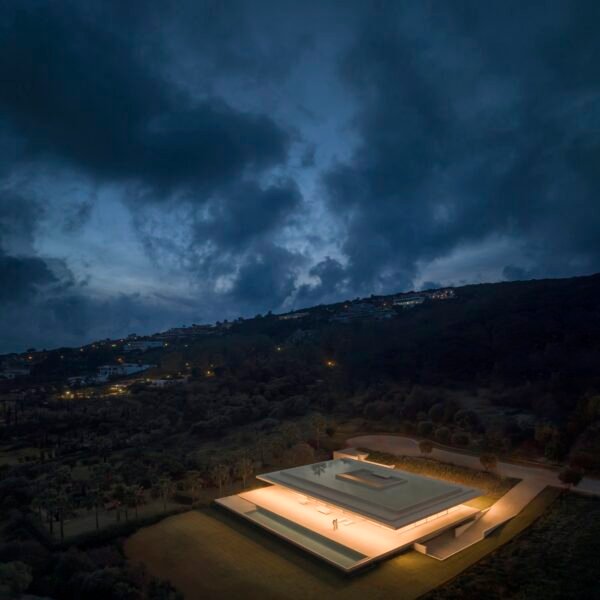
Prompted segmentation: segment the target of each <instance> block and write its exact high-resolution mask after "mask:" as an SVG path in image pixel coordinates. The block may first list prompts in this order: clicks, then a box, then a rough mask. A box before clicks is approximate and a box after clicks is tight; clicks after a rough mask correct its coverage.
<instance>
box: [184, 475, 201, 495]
mask: <svg viewBox="0 0 600 600" xmlns="http://www.w3.org/2000/svg"><path fill="white" fill-rule="evenodd" d="M185 480H186V486H187V488H188V489H189V490H190V492H191V493H192V499H193V500H198V492H199V490H201V489H202V485H203V484H204V480H203V479H202V476H201V475H200V471H188V473H187V475H186V478H185Z"/></svg>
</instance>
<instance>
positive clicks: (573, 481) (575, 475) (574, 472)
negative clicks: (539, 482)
mask: <svg viewBox="0 0 600 600" xmlns="http://www.w3.org/2000/svg"><path fill="white" fill-rule="evenodd" d="M582 477H583V473H582V472H581V471H580V470H579V469H573V468H572V467H567V468H566V469H563V470H562V471H561V472H560V473H559V475H558V478H559V479H560V480H561V481H562V482H563V483H565V484H567V485H577V484H578V483H579V482H580V481H581V479H582Z"/></svg>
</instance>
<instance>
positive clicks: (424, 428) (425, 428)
mask: <svg viewBox="0 0 600 600" xmlns="http://www.w3.org/2000/svg"><path fill="white" fill-rule="evenodd" d="M432 432H433V423H432V422H431V421H421V422H420V423H419V424H418V425H417V433H418V434H419V435H422V436H423V437H426V436H428V435H431V434H432Z"/></svg>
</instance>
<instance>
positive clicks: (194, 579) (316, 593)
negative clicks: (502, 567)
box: [125, 488, 559, 600]
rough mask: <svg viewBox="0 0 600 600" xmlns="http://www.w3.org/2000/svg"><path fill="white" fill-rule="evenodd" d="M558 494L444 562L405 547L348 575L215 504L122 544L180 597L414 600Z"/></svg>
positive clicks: (472, 560) (521, 525) (540, 499)
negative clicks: (392, 555) (362, 569)
mask: <svg viewBox="0 0 600 600" xmlns="http://www.w3.org/2000/svg"><path fill="white" fill-rule="evenodd" d="M558 494H559V492H558V490H554V489H549V488H548V489H546V490H545V491H544V492H542V494H540V495H539V496H538V497H537V498H536V499H535V500H534V501H533V502H532V503H531V504H529V505H528V506H527V508H526V509H525V510H523V511H522V512H521V514H519V515H518V516H517V517H516V518H515V519H513V520H512V521H510V522H509V523H507V524H506V525H505V526H503V527H502V528H500V529H499V530H498V531H496V532H495V533H494V534H492V535H491V536H490V537H488V538H487V539H485V540H483V541H482V542H480V543H478V544H476V545H475V546H472V547H471V548H467V549H466V550H465V551H463V552H461V553H460V554H458V555H456V556H453V557H451V558H449V559H448V560H446V561H444V562H439V561H436V560H435V559H433V558H429V557H427V556H423V555H422V554H418V553H416V552H412V551H411V552H407V553H405V554H401V555H399V556H397V557H395V558H391V559H388V560H387V561H384V562H382V563H380V564H379V565H378V566H376V567H374V568H372V569H370V570H368V571H366V572H364V573H360V574H357V575H355V576H352V577H347V576H344V575H342V574H341V573H338V572H337V571H336V570H335V569H333V568H332V567H329V566H327V565H326V564H324V563H321V562H320V561H319V560H317V559H316V558H313V557H312V556H310V555H308V554H306V553H305V552H303V551H301V550H299V549H297V548H295V547H293V546H292V545H290V544H287V543H286V542H284V541H282V540H279V539H278V538H276V537H274V536H272V535H270V534H269V533H267V532H265V531H263V530H261V529H259V528H257V527H254V526H253V525H252V524H250V523H246V522H244V521H242V520H241V519H238V518H236V517H235V516H233V515H230V514H228V513H226V512H225V511H222V510H219V509H217V508H208V509H203V510H196V511H190V512H187V513H184V514H182V515H177V516H174V517H170V518H168V519H165V520H163V521H161V522H160V523H157V524H156V525H153V526H151V527H146V528H144V529H141V530H140V531H138V532H137V533H135V534H134V535H133V536H131V537H130V538H129V539H128V540H127V541H126V543H125V553H126V555H127V557H128V558H129V559H130V560H131V561H132V562H135V563H137V562H142V563H144V564H145V565H146V567H147V568H148V570H149V572H150V573H151V574H152V575H155V576H157V577H160V578H162V579H168V580H169V581H171V582H172V583H173V585H174V586H175V587H176V588H177V589H179V590H180V591H181V592H182V593H183V594H184V596H185V598H186V600H195V599H198V600H200V599H205V598H228V599H229V598H243V597H252V598H258V597H260V598H286V599H291V600H293V599H296V598H297V599H299V600H300V599H302V600H306V599H311V598H315V599H317V598H318V599H325V600H331V599H335V598H344V599H346V598H347V599H357V600H365V599H367V598H368V599H369V600H371V599H374V598H394V600H400V599H402V600H405V599H411V598H417V597H419V596H421V595H423V594H425V593H427V592H428V591H430V590H432V589H434V588H435V587H437V586H439V585H441V584H442V583H444V582H446V581H448V580H449V579H452V578H454V577H456V576H457V575H458V574H459V573H460V572H462V571H463V570H464V569H466V568H467V567H469V566H470V565H472V564H474V563H475V562H477V561H478V560H480V559H481V558H482V557H483V556H485V555H486V554H488V553H490V552H492V551H493V550H495V549H496V548H498V547H499V546H501V545H502V544H505V543H506V542H508V541H509V540H510V539H512V538H513V537H514V536H515V535H517V534H518V533H520V532H521V531H523V529H525V528H526V527H528V526H529V525H530V524H531V523H532V522H533V521H534V520H535V519H537V518H538V517H539V516H540V515H541V514H542V513H543V512H544V510H545V509H546V508H547V507H548V506H549V505H550V504H551V503H552V502H553V501H554V499H555V498H556V497H557V495H558Z"/></svg>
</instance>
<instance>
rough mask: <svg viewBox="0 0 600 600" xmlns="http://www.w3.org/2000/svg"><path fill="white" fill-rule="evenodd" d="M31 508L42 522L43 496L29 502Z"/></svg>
mask: <svg viewBox="0 0 600 600" xmlns="http://www.w3.org/2000/svg"><path fill="white" fill-rule="evenodd" d="M31 508H32V510H34V511H36V512H37V513H38V516H39V518H40V521H42V509H43V508H44V497H43V496H36V497H35V498H34V499H33V500H32V501H31Z"/></svg>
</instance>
